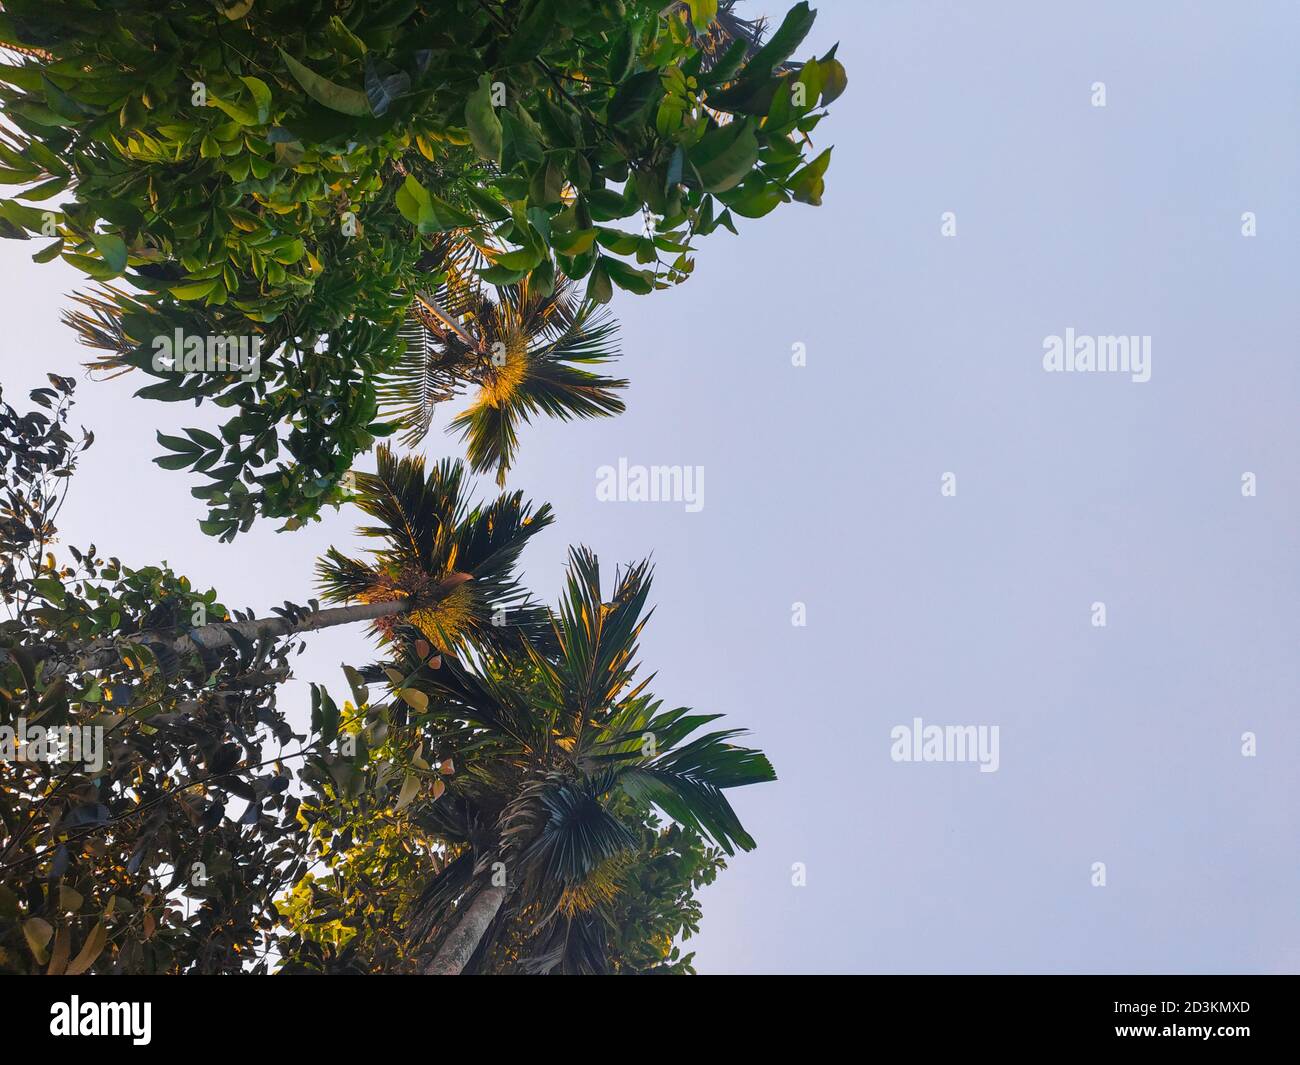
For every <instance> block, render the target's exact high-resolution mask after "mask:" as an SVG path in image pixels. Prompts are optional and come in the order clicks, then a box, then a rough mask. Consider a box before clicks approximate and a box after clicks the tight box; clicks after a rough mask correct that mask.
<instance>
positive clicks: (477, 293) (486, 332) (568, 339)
mask: <svg viewBox="0 0 1300 1065" xmlns="http://www.w3.org/2000/svg"><path fill="white" fill-rule="evenodd" d="M466 248H468V250H466ZM475 252H476V249H474V248H473V246H472V245H467V246H466V245H458V244H456V243H454V242H453V241H452V240H451V239H447V240H444V241H443V242H441V243H440V244H439V245H438V248H437V250H436V251H435V253H433V259H432V260H431V262H432V263H433V264H434V265H436V266H439V267H441V270H442V276H443V280H442V281H441V283H440V284H439V285H438V286H437V288H436V289H434V290H433V291H422V292H418V293H417V294H416V295H415V296H414V298H413V299H412V300H411V303H410V306H409V309H408V311H407V315H406V319H405V322H404V323H403V326H402V328H401V330H400V332H399V336H400V337H401V339H402V340H403V341H404V342H405V345H406V347H405V352H404V354H403V356H402V359H401V361H400V363H399V364H398V365H397V367H396V368H395V369H394V371H393V373H392V374H391V375H390V376H388V377H387V378H385V379H383V380H381V381H380V383H379V386H378V389H377V394H378V397H379V400H380V403H381V404H382V405H383V406H384V408H385V412H386V414H387V415H388V416H390V417H395V418H396V420H397V421H398V422H399V423H400V424H401V426H402V427H403V428H404V429H405V430H406V431H405V434H404V436H403V437H402V442H403V443H404V444H405V445H406V446H407V447H415V446H416V445H418V444H419V443H420V442H421V441H422V440H423V439H424V437H425V436H426V435H427V434H428V432H429V428H430V426H431V424H432V421H433V415H434V408H435V407H436V406H437V404H438V403H440V402H443V401H446V400H449V399H452V398H453V397H455V396H457V395H459V394H461V393H462V392H465V391H470V392H471V393H472V395H473V398H472V401H471V404H470V406H469V408H468V409H467V410H466V411H465V412H464V413H462V414H460V415H459V416H458V417H457V418H455V419H454V420H453V421H452V422H451V423H450V425H449V426H448V431H459V432H460V434H461V438H462V439H463V440H465V441H466V444H467V457H468V459H469V463H470V467H471V468H472V469H473V470H474V472H476V473H483V472H487V471H489V470H492V469H494V468H495V471H496V477H497V483H498V484H504V483H505V477H506V473H507V471H508V470H509V469H510V466H511V465H512V464H513V462H514V460H515V457H516V455H517V453H518V449H519V436H518V434H519V428H520V426H522V425H526V424H528V423H529V422H530V421H531V419H532V417H533V416H534V415H536V414H545V415H547V416H549V417H552V418H559V419H561V420H564V421H568V420H569V419H572V418H596V417H602V416H609V415H614V414H619V413H621V412H622V411H623V409H624V407H623V401H622V400H621V399H619V398H618V396H617V395H616V394H615V393H616V392H617V391H618V390H619V389H622V388H625V387H626V386H627V381H625V380H622V379H619V378H612V377H606V376H604V375H602V374H598V373H593V372H592V371H591V370H589V369H586V367H588V366H594V365H598V364H600V363H604V362H608V361H610V360H612V359H614V358H616V357H617V355H618V352H617V349H616V348H615V347H614V345H613V340H614V337H615V335H616V333H617V331H618V330H617V325H616V323H615V322H614V321H613V320H612V319H611V318H610V317H609V316H608V314H607V313H606V312H605V311H604V310H603V309H602V308H600V307H598V306H597V305H595V304H591V303H587V302H585V301H584V300H583V299H582V298H581V297H580V296H579V294H578V286H577V285H576V284H575V283H574V282H573V281H571V280H570V279H569V278H567V277H563V276H561V277H559V278H557V279H555V281H554V282H553V283H552V284H551V285H549V287H541V286H540V284H539V282H538V280H537V275H535V274H534V275H530V276H529V277H527V278H525V279H524V280H522V281H520V282H518V283H517V284H511V285H498V286H484V285H483V284H481V283H480V282H479V280H478V275H477V272H476V271H475V270H474V269H472V266H473V263H474V253H475ZM489 288H490V289H491V292H490V293H489Z"/></svg>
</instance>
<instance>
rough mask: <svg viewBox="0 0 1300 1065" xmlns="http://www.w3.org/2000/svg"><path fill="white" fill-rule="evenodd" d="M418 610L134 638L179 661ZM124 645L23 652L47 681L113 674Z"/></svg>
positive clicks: (456, 579)
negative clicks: (238, 640)
mask: <svg viewBox="0 0 1300 1065" xmlns="http://www.w3.org/2000/svg"><path fill="white" fill-rule="evenodd" d="M473 579H474V578H473V577H472V576H471V575H470V574H468V573H453V574H452V575H451V576H450V577H448V578H447V579H446V580H444V581H442V583H440V584H439V585H438V586H437V587H436V588H435V589H434V590H433V592H432V593H431V594H429V595H428V596H421V597H420V598H421V601H420V603H419V604H418V605H428V604H431V603H436V602H438V601H439V600H441V599H443V598H444V597H445V596H447V595H449V594H450V593H451V592H452V591H454V590H455V589H456V588H458V587H460V585H462V584H464V583H465V582H466V581H470V580H473ZM416 605H417V604H415V603H413V602H412V601H411V600H410V599H407V598H406V597H404V596H399V597H398V598H396V599H388V600H385V601H383V602H380V603H359V604H357V605H356V606H336V607H330V608H329V609H327V610H316V611H312V612H311V613H304V614H303V615H302V616H301V617H299V618H297V619H296V620H292V621H291V620H290V619H289V618H284V617H273V618H255V619H254V620H252V621H214V622H211V623H210V624H207V625H200V626H199V627H198V628H194V629H190V631H189V632H187V633H184V634H182V635H179V636H178V635H176V633H175V632H174V631H171V630H167V631H163V630H159V631H154V632H138V633H132V634H131V636H130V639H131V640H132V641H133V642H135V643H142V644H144V645H145V646H146V647H148V646H151V645H152V646H155V647H156V646H160V645H161V646H164V647H170V648H171V650H172V653H173V654H175V655H176V656H177V657H178V658H184V657H185V656H186V655H191V654H199V655H202V654H203V653H205V652H210V651H220V650H222V649H224V648H226V647H232V646H234V643H235V636H236V635H238V636H241V637H243V638H244V639H245V640H248V641H250V642H251V641H254V640H259V639H275V638H277V637H280V636H292V635H296V634H298V633H300V632H314V631H315V630H317V629H329V628H333V627H334V626H336V625H352V624H354V623H355V622H358V621H374V620H375V619H376V618H386V617H391V616H392V615H394V614H404V613H406V612H407V611H409V610H411V609H412V608H413V607H414V606H416ZM121 640H122V637H103V638H100V639H98V640H87V641H85V642H84V643H80V644H78V643H72V644H68V643H63V642H52V643H43V644H37V645H35V646H34V647H25V648H23V649H22V654H23V655H24V656H25V657H26V658H27V659H28V660H30V661H31V662H32V664H33V665H39V664H41V663H42V662H43V663H45V669H44V676H45V678H46V680H50V679H53V678H54V677H62V676H64V675H66V674H69V673H83V672H93V671H95V670H102V669H111V668H112V667H113V666H115V665H117V664H118V662H119V661H120V652H119V650H118V644H119V643H120V642H121ZM14 657H15V656H14V654H13V652H10V651H4V650H0V663H4V662H6V661H10V660H12V659H13V658H14Z"/></svg>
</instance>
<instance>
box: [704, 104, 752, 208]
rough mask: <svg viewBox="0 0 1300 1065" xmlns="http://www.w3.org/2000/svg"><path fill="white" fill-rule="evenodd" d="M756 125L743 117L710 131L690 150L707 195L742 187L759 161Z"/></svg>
mask: <svg viewBox="0 0 1300 1065" xmlns="http://www.w3.org/2000/svg"><path fill="white" fill-rule="evenodd" d="M754 127H755V123H754V122H753V120H752V119H749V118H743V119H736V120H735V121H733V122H728V123H727V124H726V125H725V126H719V127H717V128H715V129H711V130H709V132H708V133H706V134H705V135H704V137H703V139H701V141H700V143H699V144H697V145H695V147H694V148H692V149H691V151H690V160H691V165H692V166H694V167H695V172H696V173H697V174H698V175H699V177H700V182H701V184H702V185H703V186H704V189H705V190H706V191H708V192H722V191H725V190H726V189H729V188H732V187H733V186H735V185H738V184H740V182H742V181H743V180H744V179H745V177H746V176H747V175H748V174H749V172H750V171H751V170H752V169H753V168H754V164H755V163H757V162H758V138H757V137H756V136H755V135H754Z"/></svg>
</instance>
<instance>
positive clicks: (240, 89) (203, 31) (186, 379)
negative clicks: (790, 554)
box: [0, 0, 845, 539]
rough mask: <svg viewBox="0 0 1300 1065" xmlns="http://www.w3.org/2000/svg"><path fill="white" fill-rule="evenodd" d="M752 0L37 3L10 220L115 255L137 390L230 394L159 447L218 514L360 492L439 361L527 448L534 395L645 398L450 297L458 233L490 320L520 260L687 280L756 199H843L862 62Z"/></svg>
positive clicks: (29, 25) (12, 142)
mask: <svg viewBox="0 0 1300 1065" xmlns="http://www.w3.org/2000/svg"><path fill="white" fill-rule="evenodd" d="M731 7H732V3H730V2H724V3H723V4H721V6H720V5H719V4H718V3H717V0H688V2H668V3H665V2H664V0H599V2H595V0H522V2H502V0H427V2H424V3H419V2H415V0H352V2H340V0H306V2H304V0H233V2H230V3H225V2H220V3H216V4H214V3H212V2H211V0H188V2H174V0H168V2H157V3H141V2H139V0H129V2H126V0H11V2H6V4H5V5H4V11H3V14H0V42H3V43H4V44H6V45H8V46H10V47H11V48H13V49H16V50H19V51H21V53H22V58H21V62H18V63H16V64H13V65H8V66H0V102H2V103H3V105H4V110H5V114H6V117H7V120H8V121H9V123H11V124H12V128H9V129H7V130H6V131H5V135H4V137H3V139H0V182H4V183H8V184H11V185H15V186H18V187H20V191H19V192H18V194H17V196H16V198H12V199H7V200H3V201H0V234H2V235H5V236H9V237H15V238H20V239H28V238H32V237H41V238H45V239H44V243H43V244H42V247H41V249H40V250H39V251H38V252H37V253H36V254H35V255H34V256H33V258H35V259H36V260H37V261H44V260H49V259H52V258H55V257H62V258H63V259H64V260H65V261H66V262H68V263H70V264H71V265H73V266H74V267H76V268H77V269H79V270H81V271H82V272H83V273H84V274H85V275H86V276H87V277H89V278H93V279H97V280H99V281H101V282H105V283H108V282H115V283H114V284H111V285H108V284H106V286H105V287H103V288H102V289H100V290H99V291H98V292H97V293H95V294H88V295H87V296H86V297H85V298H86V299H87V300H88V301H89V302H88V303H87V305H86V308H85V310H84V311H83V312H81V313H79V314H78V315H76V316H74V320H75V321H76V323H77V324H78V327H79V328H80V329H81V332H82V335H83V339H85V340H86V341H87V342H89V343H92V344H94V345H95V346H96V347H98V348H100V349H102V351H103V353H104V354H103V357H102V358H103V365H105V366H107V367H133V368H137V369H138V370H140V371H143V372H144V373H146V374H150V375H152V376H153V377H155V378H156V381H154V382H153V383H151V384H149V385H147V386H146V387H144V388H143V389H141V390H140V394H141V395H144V396H147V397H149V398H153V399H160V400H170V401H179V400H195V401H198V402H202V401H210V402H214V403H216V404H218V405H220V406H221V407H224V408H227V409H229V410H230V411H232V412H234V413H233V416H232V417H230V418H229V419H228V420H227V421H226V422H225V423H224V424H223V425H222V427H221V430H220V433H219V435H218V434H212V433H208V432H204V431H200V430H188V431H187V435H186V436H185V437H179V436H173V437H164V438H162V443H163V444H164V446H166V447H167V448H168V450H169V453H168V454H167V455H165V456H163V457H162V458H161V459H160V460H159V461H160V463H161V464H163V465H165V466H167V467H168V468H175V469H181V468H188V469H192V470H193V471H196V472H198V473H200V474H203V475H205V476H206V477H207V478H208V483H205V484H203V485H201V486H200V487H197V488H195V489H194V494H195V495H196V496H198V497H199V498H200V499H202V500H204V501H205V503H206V505H207V507H208V509H209V514H208V518H207V520H206V521H204V522H203V528H204V530H205V531H206V532H209V533H211V534H213V535H217V536H220V537H222V538H223V539H229V538H232V537H233V536H235V535H236V534H237V533H238V532H239V531H240V530H241V529H247V528H248V527H249V526H250V525H251V523H252V522H253V521H254V520H255V518H256V517H257V516H258V515H259V514H261V515H265V516H269V517H273V518H277V519H284V520H285V521H286V523H287V524H288V525H289V527H293V526H295V525H296V524H298V523H300V522H302V521H304V520H309V519H312V518H314V517H316V515H317V513H318V511H319V509H320V507H321V506H322V505H323V504H327V503H339V502H341V501H343V500H345V499H346V498H347V495H348V490H347V487H346V481H345V474H347V472H348V471H349V470H350V468H351V466H352V463H353V460H354V458H355V457H356V455H358V454H359V453H361V452H363V451H366V450H367V449H369V448H370V447H371V446H372V444H373V443H374V441H375V440H376V439H377V438H381V437H384V436H387V435H389V434H390V433H391V432H393V431H394V430H396V429H398V428H399V427H404V428H405V429H406V430H407V431H408V432H409V431H411V430H412V429H415V430H417V431H418V430H419V428H420V427H421V426H425V427H427V425H428V420H427V410H428V406H429V404H430V403H431V402H435V401H436V399H437V398H438V396H440V395H442V392H441V391H440V390H439V388H438V384H439V382H440V381H441V382H442V383H446V382H447V381H451V382H452V383H453V385H454V384H456V383H457V382H459V383H462V384H463V383H465V382H467V381H468V382H470V383H472V385H473V386H474V387H476V388H479V389H480V390H481V392H480V394H479V396H478V400H479V405H480V410H479V413H478V414H477V415H476V416H471V419H470V421H469V422H468V423H465V424H463V425H462V426H461V428H463V429H465V431H466V432H467V434H468V437H469V444H470V454H471V459H472V461H473V463H474V465H475V467H476V468H487V467H490V466H496V467H497V468H498V470H499V471H501V472H502V473H504V470H505V468H506V467H507V466H508V465H509V462H510V459H511V457H512V454H513V451H514V448H515V435H514V434H515V430H516V429H517V427H518V425H519V423H520V421H521V420H526V418H527V415H528V414H530V413H534V412H543V413H547V414H558V415H559V416H562V417H568V416H591V415H594V414H608V413H612V412H614V411H616V410H617V409H618V404H617V402H616V401H615V400H614V399H613V397H612V395H611V394H610V392H609V389H610V388H612V387H615V384H616V383H614V382H608V381H599V382H595V381H591V380H587V379H585V378H583V377H582V373H583V372H584V371H582V368H581V367H577V368H575V367H574V366H573V363H574V362H575V361H577V362H581V361H582V359H583V357H584V355H593V354H594V355H596V356H598V357H599V359H603V358H606V357H608V355H609V354H610V353H609V351H608V350H605V349H603V348H602V349H599V350H597V351H595V352H592V351H587V350H585V349H583V350H580V351H579V352H578V354H577V355H576V356H574V355H573V353H572V352H569V353H564V352H561V353H560V356H559V357H558V358H550V357H549V356H543V357H541V358H537V359H534V360H532V361H529V360H526V359H525V358H524V357H523V356H522V355H521V354H520V353H519V352H518V351H511V350H510V346H509V344H507V345H505V349H504V350H501V349H494V347H493V339H492V338H491V337H488V336H485V335H484V334H483V333H482V332H481V331H476V330H468V329H464V328H463V325H464V323H463V322H462V321H461V320H460V318H461V316H462V314H464V313H465V311H464V309H462V308H457V309H456V311H455V313H451V312H449V311H448V310H447V308H445V307H443V306H442V305H441V304H440V303H439V297H438V295H437V294H438V292H439V290H440V289H441V288H442V287H443V286H444V284H445V283H446V282H447V279H448V276H449V272H450V268H449V259H450V260H451V261H452V262H456V263H460V264H461V267H460V268H461V269H463V270H465V271H468V274H469V275H470V276H469V281H470V289H471V292H470V296H471V310H473V311H474V320H475V321H476V322H481V321H483V320H484V318H485V317H490V316H491V313H492V312H491V311H490V310H489V309H488V308H487V307H485V306H484V305H483V304H482V303H481V302H475V301H480V299H481V298H483V293H486V297H485V298H487V299H488V300H489V301H491V302H496V303H501V302H503V301H504V302H505V303H509V300H510V297H509V296H504V297H503V296H502V291H507V292H508V291H516V289H512V288H511V286H523V288H524V289H525V290H526V292H527V293H528V298H530V299H546V298H547V297H548V295H549V294H550V293H551V292H552V291H553V290H555V289H556V287H557V286H562V285H565V284H566V279H567V283H570V284H572V283H580V288H579V289H575V290H572V291H573V292H576V293H577V294H578V295H580V296H581V298H582V299H583V300H585V301H587V302H591V303H597V304H599V303H604V302H607V301H608V300H609V299H610V297H611V295H612V292H613V290H614V289H615V288H621V289H625V290H627V291H630V292H634V293H648V292H650V291H652V290H654V289H656V288H663V287H665V286H668V285H672V284H676V283H677V282H680V281H682V280H684V279H685V278H686V277H687V276H689V274H690V273H691V270H692V266H693V259H692V255H693V253H694V248H695V242H696V240H697V238H700V237H704V236H706V235H707V234H709V233H711V232H712V231H713V230H715V229H716V228H717V227H718V226H726V227H727V228H730V229H733V230H734V229H735V227H736V221H735V220H736V218H737V217H738V216H740V217H745V218H757V217H760V216H762V215H764V214H766V213H768V212H769V211H771V210H773V209H774V208H776V207H777V206H779V205H780V204H782V203H785V202H789V201H791V200H799V201H802V202H805V203H810V204H817V203H819V202H820V199H821V194H822V186H823V177H824V173H825V171H826V167H827V164H828V162H829V149H827V150H825V151H822V152H820V153H819V154H815V156H813V157H811V158H809V157H808V155H806V149H807V148H808V147H809V144H810V141H809V136H808V135H809V133H810V132H811V131H812V130H813V128H814V127H815V126H816V124H817V123H818V121H819V120H820V118H821V116H822V115H823V114H824V108H825V105H827V104H829V103H830V102H831V101H832V100H834V99H835V98H836V97H837V96H838V95H839V94H840V93H841V92H842V91H843V89H844V86H845V73H844V70H843V67H842V66H841V65H840V63H839V62H838V61H837V60H836V59H835V57H834V50H833V49H832V51H831V53H829V54H827V55H825V56H822V57H821V58H820V59H808V60H807V61H805V62H803V63H801V64H791V63H790V62H789V60H790V59H791V57H792V56H793V55H794V53H795V52H796V50H797V49H798V48H799V46H800V44H801V42H802V41H803V39H804V37H805V36H806V34H807V33H808V31H809V29H810V28H811V25H812V22H813V17H814V16H813V12H812V11H811V10H810V9H809V7H808V4H807V3H806V2H800V3H798V4H796V5H795V6H794V8H792V9H791V11H790V12H789V13H788V14H787V16H786V17H785V18H784V20H783V21H782V22H781V23H780V25H779V26H778V27H777V28H776V29H775V30H774V31H773V32H772V33H771V34H770V36H768V37H767V39H766V41H762V42H760V38H759V37H758V35H757V34H756V33H755V30H754V27H753V26H752V25H750V24H747V23H745V22H744V21H743V20H741V19H739V18H738V17H737V16H736V15H735V13H734V12H733V11H732V10H731ZM61 196H67V197H70V199H68V200H67V202H64V203H62V205H61V206H58V207H52V206H48V205H49V204H52V203H53V202H54V201H55V198H56V197H61ZM623 220H630V221H626V222H624V221H623ZM616 223H621V224H616ZM124 282H125V284H124ZM475 307H476V308H477V309H476V310H474V308H475ZM422 309H423V310H422ZM426 312H427V314H431V315H432V316H433V322H434V324H435V328H438V329H443V330H445V331H449V332H450V333H452V334H456V336H457V338H458V340H459V341H461V342H463V343H464V344H465V350H463V351H459V352H457V353H455V354H456V355H457V359H456V360H455V361H456V363H457V366H456V367H455V369H456V370H457V371H458V372H455V373H451V374H450V376H449V377H448V376H446V375H443V374H442V373H441V370H442V369H444V368H445V367H442V366H441V365H435V364H433V363H431V362H430V359H429V358H424V357H418V358H415V359H414V360H413V359H412V357H411V349H410V347H409V346H408V344H407V342H406V341H407V340H409V333H408V334H407V335H405V336H404V335H403V330H404V326H407V325H409V324H410V321H411V317H412V314H413V313H414V314H415V315H416V316H418V315H420V314H421V313H426ZM573 313H576V312H573ZM438 323H440V324H438ZM489 332H490V330H489ZM171 338H176V339H177V340H178V341H181V342H182V344H184V343H187V342H188V341H190V340H193V339H195V338H197V340H198V342H199V343H198V348H197V349H194V350H193V352H192V354H194V355H196V356H202V355H204V354H206V355H208V356H213V355H214V354H222V353H224V352H225V351H226V350H227V344H228V343H229V344H234V345H238V344H239V343H240V342H243V343H244V344H245V348H244V349H242V350H244V351H245V352H247V351H250V350H252V342H253V341H254V340H256V343H257V351H258V354H259V362H258V364H257V366H256V372H255V373H253V372H247V371H248V367H247V365H245V366H244V372H230V371H229V369H228V367H227V364H225V363H220V364H218V365H219V367H220V368H219V369H214V368H213V366H214V364H213V362H212V360H211V358H209V360H208V361H207V362H204V361H202V359H195V360H191V359H190V358H189V355H190V354H191V351H190V350H189V349H187V353H186V355H187V357H186V359H185V360H183V361H171V362H169V361H167V358H171V359H179V352H177V353H175V354H172V355H169V356H168V357H167V358H163V359H160V358H159V355H160V351H161V350H162V349H161V348H160V347H159V344H160V343H164V342H166V341H168V340H170V339H171ZM555 342H556V341H554V338H552V340H550V341H545V343H552V344H553V343H555ZM205 345H206V348H205ZM214 345H215V347H216V350H215V351H214ZM441 354H442V355H445V354H446V352H445V350H444V351H442V352H441ZM413 361H414V365H412V362H413ZM531 370H536V371H537V373H534V375H533V376H532V378H531V381H532V383H533V386H534V387H533V388H532V390H531V392H529V393H528V394H526V395H523V396H521V395H520V394H519V391H518V390H519V389H520V387H521V382H523V381H524V380H525V379H526V378H528V372H529V371H531ZM429 376H431V377H432V380H433V387H431V388H428V389H426V387H425V385H426V383H427V382H426V378H427V377H429ZM394 389H396V391H397V393H398V394H399V395H398V399H399V404H398V408H399V409H398V411H397V413H396V415H395V417H394V420H386V415H382V414H381V409H380V406H381V404H380V400H381V395H382V394H384V393H385V391H386V390H387V391H388V392H390V393H391V392H392V391H393V390H394ZM414 393H418V395H415V394H414ZM484 408H488V409H486V410H485V409H484Z"/></svg>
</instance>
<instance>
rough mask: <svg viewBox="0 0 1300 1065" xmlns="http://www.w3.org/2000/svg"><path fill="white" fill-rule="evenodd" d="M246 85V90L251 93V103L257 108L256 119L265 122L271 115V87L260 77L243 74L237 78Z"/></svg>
mask: <svg viewBox="0 0 1300 1065" xmlns="http://www.w3.org/2000/svg"><path fill="white" fill-rule="evenodd" d="M239 80H240V81H242V82H243V83H244V84H245V85H247V86H248V91H249V92H250V93H252V94H253V105H254V106H255V107H256V108H257V121H258V122H259V123H265V122H266V121H267V120H268V119H269V118H270V117H271V89H270V86H268V85H267V84H266V82H264V81H263V80H262V79H261V78H255V77H253V76H252V75H251V74H248V75H245V76H244V77H241V78H240V79H239Z"/></svg>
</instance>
